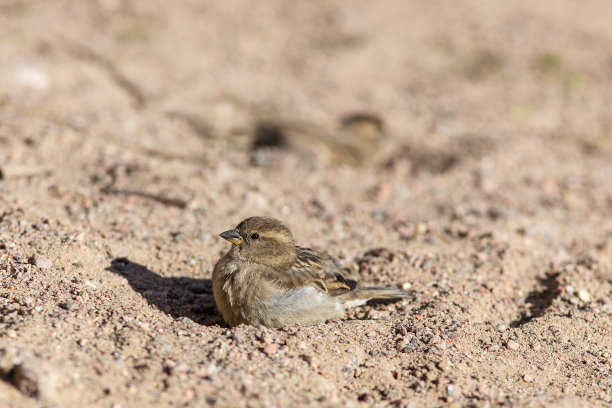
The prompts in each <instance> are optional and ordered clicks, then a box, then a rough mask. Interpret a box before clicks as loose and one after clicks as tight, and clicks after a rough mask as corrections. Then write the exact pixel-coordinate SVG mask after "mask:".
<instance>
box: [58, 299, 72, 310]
mask: <svg viewBox="0 0 612 408" xmlns="http://www.w3.org/2000/svg"><path fill="white" fill-rule="evenodd" d="M59 307H61V308H62V309H64V310H72V309H74V302H72V301H70V300H67V301H65V302H62V303H60V304H59Z"/></svg>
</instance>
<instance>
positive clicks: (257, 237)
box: [251, 232, 259, 239]
mask: <svg viewBox="0 0 612 408" xmlns="http://www.w3.org/2000/svg"><path fill="white" fill-rule="evenodd" d="M251 239H259V234H258V233H256V232H255V233H253V234H251Z"/></svg>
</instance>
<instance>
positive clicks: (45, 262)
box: [28, 254, 51, 269]
mask: <svg viewBox="0 0 612 408" xmlns="http://www.w3.org/2000/svg"><path fill="white" fill-rule="evenodd" d="M28 263H29V264H31V265H34V266H36V267H38V268H40V269H47V268H50V267H51V261H50V260H49V258H47V257H46V256H44V255H41V254H34V255H32V256H31V257H30V258H28Z"/></svg>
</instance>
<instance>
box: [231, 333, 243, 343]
mask: <svg viewBox="0 0 612 408" xmlns="http://www.w3.org/2000/svg"><path fill="white" fill-rule="evenodd" d="M232 338H233V339H234V341H235V342H236V344H242V343H244V340H245V337H244V334H242V333H234V334H232Z"/></svg>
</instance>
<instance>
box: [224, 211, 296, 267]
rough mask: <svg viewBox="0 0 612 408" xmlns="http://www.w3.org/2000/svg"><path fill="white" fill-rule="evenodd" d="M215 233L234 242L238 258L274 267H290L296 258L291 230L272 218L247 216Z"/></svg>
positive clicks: (234, 249)
mask: <svg viewBox="0 0 612 408" xmlns="http://www.w3.org/2000/svg"><path fill="white" fill-rule="evenodd" d="M219 236H220V237H221V238H224V239H226V240H228V241H229V242H231V243H232V244H234V247H233V248H232V250H233V251H234V252H235V254H236V255H237V256H239V257H240V258H243V259H245V260H247V261H250V262H256V263H260V264H264V265H267V266H269V267H272V268H274V269H279V268H284V267H290V266H291V265H293V263H294V262H295V260H296V258H297V255H296V251H295V243H294V241H293V235H291V231H289V228H287V227H286V226H285V225H284V224H283V223H282V222H280V221H279V220H277V219H276V218H272V217H250V218H247V219H245V220H243V221H242V222H241V223H240V224H238V226H236V228H234V229H232V230H229V231H225V232H222V233H221V234H219Z"/></svg>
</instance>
